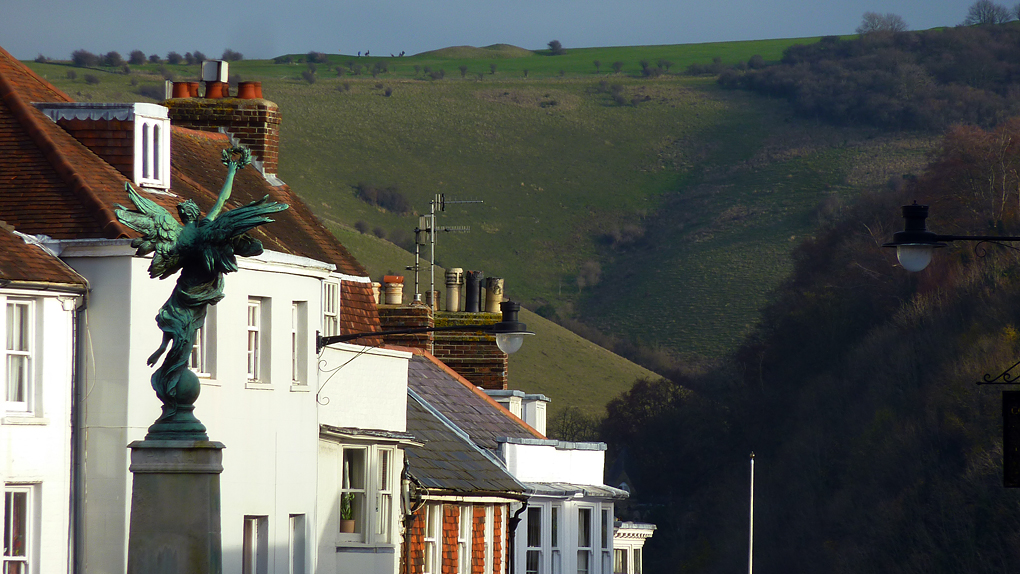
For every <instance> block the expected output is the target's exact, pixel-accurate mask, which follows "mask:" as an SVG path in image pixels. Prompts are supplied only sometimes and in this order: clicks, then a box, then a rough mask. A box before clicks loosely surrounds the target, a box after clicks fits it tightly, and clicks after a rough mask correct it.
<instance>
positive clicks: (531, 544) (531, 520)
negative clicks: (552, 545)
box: [524, 506, 545, 574]
mask: <svg viewBox="0 0 1020 574" xmlns="http://www.w3.org/2000/svg"><path fill="white" fill-rule="evenodd" d="M544 516H545V508H544V507H542V506H529V507H528V510H527V514H526V516H525V530H524V547H525V550H524V574H544V572H545V569H544V568H543V566H544V564H543V556H542V554H543V552H542V550H543V545H542V539H543V534H544V532H543V530H544V526H545V525H544V524H543V523H544V522H545V521H544V519H543V518H544ZM532 556H534V557H535V559H534V561H532V560H531V557H532ZM532 562H533V563H534V568H532V567H531V566H530V565H531V564H532Z"/></svg>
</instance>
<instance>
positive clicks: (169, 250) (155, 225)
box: [116, 183, 181, 279]
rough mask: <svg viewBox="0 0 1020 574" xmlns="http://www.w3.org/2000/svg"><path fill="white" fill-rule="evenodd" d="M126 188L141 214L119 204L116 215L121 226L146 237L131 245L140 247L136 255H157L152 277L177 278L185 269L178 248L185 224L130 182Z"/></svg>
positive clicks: (154, 258) (152, 267)
mask: <svg viewBox="0 0 1020 574" xmlns="http://www.w3.org/2000/svg"><path fill="white" fill-rule="evenodd" d="M124 189H125V190H126V191H127V192H128V197H130V198H131V202H132V203H134V204H135V206H136V207H137V208H138V211H131V210H129V209H128V208H126V207H124V206H123V205H117V210H116V214H117V219H118V220H120V222H121V223H123V224H124V225H127V226H128V227H130V228H131V229H134V230H135V231H137V232H139V233H141V234H142V236H141V237H139V238H136V239H134V240H133V241H132V242H131V246H132V247H136V248H137V251H135V254H136V255H139V256H141V255H148V254H149V253H153V252H155V254H154V255H153V256H152V263H150V264H149V275H150V276H152V277H157V276H158V277H159V278H160V279H165V278H167V277H169V276H170V275H173V274H174V273H176V272H177V270H178V269H180V268H181V266H180V258H179V257H178V255H177V252H176V250H175V249H174V246H175V244H176V242H177V237H178V236H179V235H180V234H181V224H180V223H178V222H177V220H176V219H174V216H173V215H170V212H169V211H167V210H166V209H163V207H162V206H161V205H159V204H158V203H156V202H154V201H152V200H150V199H146V198H144V197H142V196H141V195H139V194H138V192H136V191H135V190H134V188H133V187H131V184H130V183H125V184H124Z"/></svg>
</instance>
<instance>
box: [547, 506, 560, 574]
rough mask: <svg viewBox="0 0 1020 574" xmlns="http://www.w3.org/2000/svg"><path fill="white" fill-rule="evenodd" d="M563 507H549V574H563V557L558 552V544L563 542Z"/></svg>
mask: <svg viewBox="0 0 1020 574" xmlns="http://www.w3.org/2000/svg"><path fill="white" fill-rule="evenodd" d="M562 522H563V507H562V506H561V505H559V504H553V505H552V506H550V507H549V548H550V552H549V558H550V572H551V574H561V573H562V572H563V555H562V552H561V551H560V544H561V543H562V540H563V532H562Z"/></svg>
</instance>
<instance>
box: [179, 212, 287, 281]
mask: <svg viewBox="0 0 1020 574" xmlns="http://www.w3.org/2000/svg"><path fill="white" fill-rule="evenodd" d="M288 207H290V206H288V205H287V204H286V203H277V202H275V201H269V196H268V195H267V196H265V197H263V198H262V199H260V200H258V201H255V202H252V203H249V204H248V205H244V206H241V207H238V208H235V209H231V210H230V211H226V212H222V213H220V214H219V216H218V217H217V218H216V219H214V220H212V221H209V220H203V222H202V224H201V225H200V226H199V233H201V234H202V239H203V242H204V243H205V244H206V245H210V246H215V247H216V248H215V249H209V250H206V252H205V254H204V255H205V264H206V268H207V269H209V270H210V271H218V272H220V273H230V272H233V271H237V259H236V257H235V255H241V256H244V257H252V256H255V255H258V254H260V253H262V243H261V242H260V241H259V240H258V239H255V238H253V237H251V236H249V235H248V234H247V232H248V231H251V230H252V229H254V228H256V227H258V226H259V225H262V224H264V223H271V222H272V221H273V220H272V219H271V218H270V217H269V215H271V214H273V213H277V212H280V211H283V210H285V209H287V208H288Z"/></svg>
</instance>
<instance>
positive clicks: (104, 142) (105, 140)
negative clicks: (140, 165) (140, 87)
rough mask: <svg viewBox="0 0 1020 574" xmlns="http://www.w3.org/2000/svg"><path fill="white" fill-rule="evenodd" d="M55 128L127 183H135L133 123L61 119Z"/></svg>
mask: <svg viewBox="0 0 1020 574" xmlns="http://www.w3.org/2000/svg"><path fill="white" fill-rule="evenodd" d="M57 125H58V126H60V127H62V128H64V130H65V131H66V132H67V133H69V134H71V136H72V137H73V138H74V139H76V140H78V141H80V142H81V143H82V145H84V146H85V147H87V148H89V149H91V150H92V152H93V153H95V154H96V155H98V156H99V157H101V158H103V159H104V160H105V161H106V163H108V164H110V165H112V166H113V167H115V168H117V171H119V172H120V173H121V174H122V175H124V177H126V178H127V179H128V180H132V181H133V180H134V177H135V172H134V167H135V162H134V160H135V122H133V121H127V120H125V121H121V120H78V119H62V120H58V121H57Z"/></svg>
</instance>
